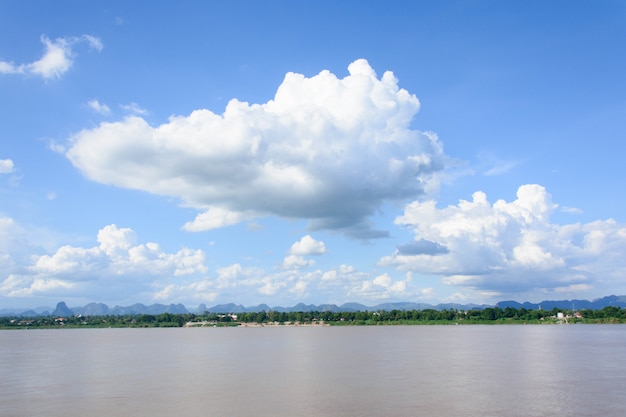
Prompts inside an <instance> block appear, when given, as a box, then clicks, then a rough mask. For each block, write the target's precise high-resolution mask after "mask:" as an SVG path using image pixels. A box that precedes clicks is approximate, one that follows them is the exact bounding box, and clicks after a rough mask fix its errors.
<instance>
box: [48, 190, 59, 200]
mask: <svg viewBox="0 0 626 417" xmlns="http://www.w3.org/2000/svg"><path fill="white" fill-rule="evenodd" d="M46 198H47V199H48V200H50V201H52V200H56V199H57V193H55V192H54V191H50V192H48V194H46Z"/></svg>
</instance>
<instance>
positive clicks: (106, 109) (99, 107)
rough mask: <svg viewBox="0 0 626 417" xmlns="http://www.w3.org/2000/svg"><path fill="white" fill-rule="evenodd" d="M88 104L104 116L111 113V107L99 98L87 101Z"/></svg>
mask: <svg viewBox="0 0 626 417" xmlns="http://www.w3.org/2000/svg"><path fill="white" fill-rule="evenodd" d="M87 106H88V107H89V108H90V109H92V110H93V111H95V112H96V113H99V114H102V115H104V116H106V115H109V114H111V109H110V108H109V106H107V105H106V104H103V103H100V102H99V101H98V100H90V101H88V102H87Z"/></svg>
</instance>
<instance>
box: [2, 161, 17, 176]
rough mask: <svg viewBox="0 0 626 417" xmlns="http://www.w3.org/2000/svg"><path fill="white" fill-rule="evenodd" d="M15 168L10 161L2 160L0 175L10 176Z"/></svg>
mask: <svg viewBox="0 0 626 417" xmlns="http://www.w3.org/2000/svg"><path fill="white" fill-rule="evenodd" d="M14 168H15V166H14V165H13V161H12V160H10V159H0V174H10V173H11V172H13V169H14Z"/></svg>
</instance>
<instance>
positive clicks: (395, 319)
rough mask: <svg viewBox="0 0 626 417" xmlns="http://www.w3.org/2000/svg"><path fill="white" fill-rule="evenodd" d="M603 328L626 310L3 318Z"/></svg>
mask: <svg viewBox="0 0 626 417" xmlns="http://www.w3.org/2000/svg"><path fill="white" fill-rule="evenodd" d="M574 323H585V324H602V323H626V309H623V308H621V307H613V306H611V307H605V308H603V309H602V310H578V311H570V310H559V309H556V308H555V309H552V310H527V309H525V308H519V309H516V308H511V307H506V308H504V309H502V308H499V307H493V308H485V309H483V310H466V311H460V310H453V309H451V310H434V309H426V310H391V311H356V312H330V311H300V312H277V311H271V310H270V311H261V312H247V313H237V314H233V313H230V314H219V313H208V312H207V313H203V314H194V313H185V314H171V313H162V314H156V315H153V314H140V315H104V316H83V315H75V316H70V317H54V316H47V317H39V316H38V317H11V316H8V317H0V329H32V328H106V327H237V326H245V327H262V326H305V325H306V326H322V325H323V326H372V325H373V326H377V325H450V324H452V325H467V324H574Z"/></svg>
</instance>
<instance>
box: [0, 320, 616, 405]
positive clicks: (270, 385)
mask: <svg viewBox="0 0 626 417" xmlns="http://www.w3.org/2000/svg"><path fill="white" fill-rule="evenodd" d="M0 374H1V377H0V415H1V416H7V417H9V416H11V417H22V416H23V417H37V416H46V417H56V416H58V417H61V416H63V417H78V416H80V417H84V416H90V417H100V416H102V417H105V416H106V417H115V416H119V417H126V416H133V417H144V416H145V417H148V416H149V417H161V416H177V417H184V416H194V417H195V416H228V417H236V416H255V417H258V416H272V417H277V416H290V417H295V416H298V417H320V416H355V417H356V416H359V417H362V416H411V417H415V416H432V417H451V416H459V417H461V416H463V417H478V416H480V417H486V416H494V417H496V416H497V417H504V416H525V417H526V416H537V417H539V416H541V417H546V416H570V417H571V416H604V417H608V416H620V417H621V416H624V412H625V411H624V410H626V395H625V394H624V393H625V392H626V391H625V389H626V388H625V387H626V325H581V324H576V325H503V326H482V325H471V326H371V327H365V326H364V327H321V326H320V327H278V326H277V327H263V328H170V329H159V328H151V329H59V330H6V331H0Z"/></svg>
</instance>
